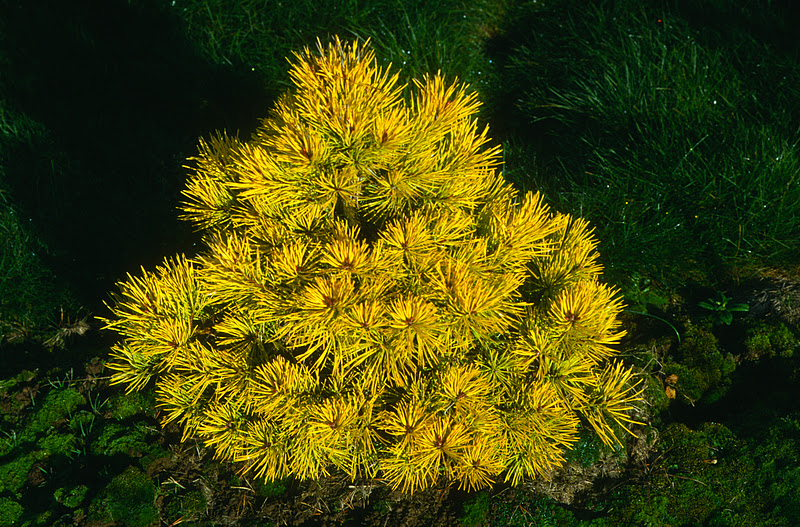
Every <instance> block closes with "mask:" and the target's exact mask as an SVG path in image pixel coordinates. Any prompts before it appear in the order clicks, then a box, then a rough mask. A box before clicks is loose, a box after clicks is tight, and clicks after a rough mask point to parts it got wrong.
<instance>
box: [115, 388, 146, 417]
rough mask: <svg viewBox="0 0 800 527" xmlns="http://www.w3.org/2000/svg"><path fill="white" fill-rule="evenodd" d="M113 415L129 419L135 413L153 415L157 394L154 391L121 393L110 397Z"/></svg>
mask: <svg viewBox="0 0 800 527" xmlns="http://www.w3.org/2000/svg"><path fill="white" fill-rule="evenodd" d="M109 403H110V407H111V417H113V418H115V419H119V420H122V419H127V418H128V417H133V416H134V415H141V414H144V415H146V416H151V415H153V413H154V409H155V394H154V393H153V391H152V390H151V391H146V392H145V391H143V392H131V393H121V394H119V395H115V396H113V397H111V399H109Z"/></svg>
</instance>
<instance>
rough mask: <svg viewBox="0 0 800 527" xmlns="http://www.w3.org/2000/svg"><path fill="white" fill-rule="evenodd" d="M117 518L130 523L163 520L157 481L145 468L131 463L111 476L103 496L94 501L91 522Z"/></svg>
mask: <svg viewBox="0 0 800 527" xmlns="http://www.w3.org/2000/svg"><path fill="white" fill-rule="evenodd" d="M108 521H113V522H117V523H120V524H123V525H125V526H126V527H149V526H155V525H158V524H159V521H160V520H159V514H158V510H157V509H156V507H155V485H154V484H153V482H152V481H150V478H148V477H147V476H146V475H145V474H144V473H143V472H142V471H141V470H139V469H137V468H135V467H128V468H127V469H126V470H125V472H123V473H122V474H120V475H118V476H117V477H115V478H114V479H113V480H111V483H110V484H109V485H108V487H106V490H105V492H104V493H103V495H102V496H99V497H98V498H97V499H95V501H94V502H93V503H92V506H91V507H90V510H89V523H105V522H108Z"/></svg>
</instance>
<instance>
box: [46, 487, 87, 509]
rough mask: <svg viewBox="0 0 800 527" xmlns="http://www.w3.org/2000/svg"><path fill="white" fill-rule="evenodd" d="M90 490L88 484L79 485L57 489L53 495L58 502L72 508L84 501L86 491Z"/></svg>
mask: <svg viewBox="0 0 800 527" xmlns="http://www.w3.org/2000/svg"><path fill="white" fill-rule="evenodd" d="M88 490H89V489H88V487H87V486H86V485H78V486H77V487H72V488H61V489H57V490H56V491H55V492H54V493H53V497H54V498H55V500H56V501H57V502H58V503H60V504H62V505H64V506H65V507H69V508H70V509H74V508H76V507H78V506H80V504H81V503H83V500H84V498H86V491H88Z"/></svg>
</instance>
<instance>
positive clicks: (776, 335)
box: [744, 321, 800, 360]
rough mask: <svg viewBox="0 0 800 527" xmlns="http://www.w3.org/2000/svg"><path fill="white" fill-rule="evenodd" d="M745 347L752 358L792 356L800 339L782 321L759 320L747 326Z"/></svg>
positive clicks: (799, 343) (747, 354) (748, 356)
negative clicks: (768, 321)
mask: <svg viewBox="0 0 800 527" xmlns="http://www.w3.org/2000/svg"><path fill="white" fill-rule="evenodd" d="M744 347H745V350H746V357H747V358H748V359H750V360H756V359H760V358H766V357H776V356H779V357H784V358H790V357H792V356H793V355H794V352H795V350H796V349H797V348H798V347H800V341H798V339H797V337H795V335H794V333H792V330H791V329H789V328H788V327H787V326H786V324H784V323H782V322H771V323H767V322H764V321H757V322H754V323H752V324H750V327H748V328H747V332H746V334H745V338H744Z"/></svg>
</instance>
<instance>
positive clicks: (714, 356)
mask: <svg viewBox="0 0 800 527" xmlns="http://www.w3.org/2000/svg"><path fill="white" fill-rule="evenodd" d="M735 369H736V359H735V358H734V356H733V355H732V354H730V353H723V352H722V350H721V349H720V347H719V342H718V341H717V338H716V337H715V336H714V334H713V333H711V330H710V328H708V327H705V326H702V325H696V324H694V323H692V322H691V321H688V320H687V321H686V322H685V333H684V338H683V340H682V341H681V344H680V345H679V346H678V350H677V353H676V357H675V359H674V360H668V361H666V364H665V367H664V373H665V374H666V375H667V376H671V375H675V376H677V381H676V382H675V389H676V391H677V395H678V397H677V398H678V400H688V402H689V403H690V404H692V405H694V404H695V403H698V402H701V403H705V404H710V403H713V402H715V401H717V400H719V399H720V398H721V397H722V396H723V395H725V393H726V392H727V389H728V386H730V383H731V379H730V375H731V373H733V372H734V370H735Z"/></svg>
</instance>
